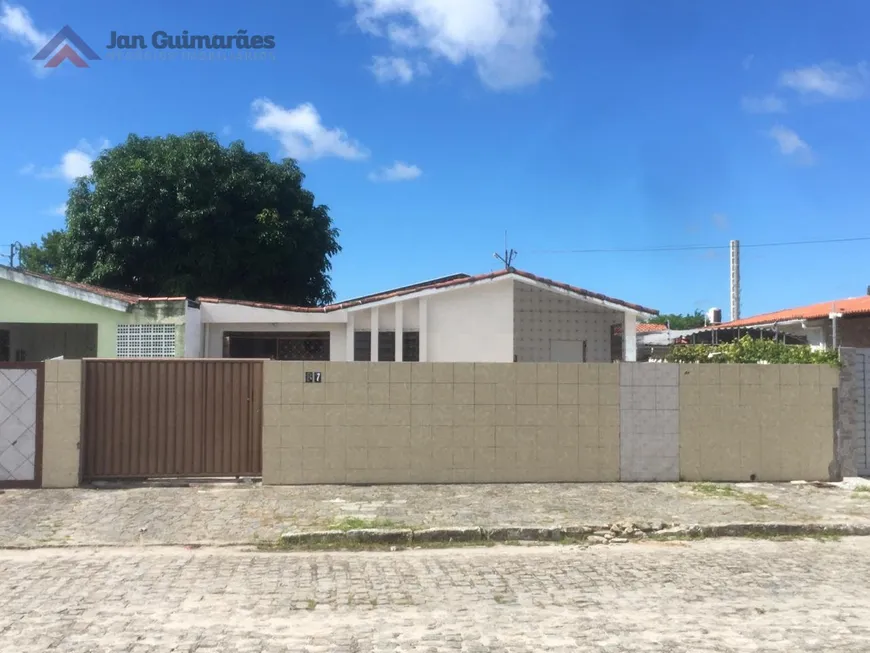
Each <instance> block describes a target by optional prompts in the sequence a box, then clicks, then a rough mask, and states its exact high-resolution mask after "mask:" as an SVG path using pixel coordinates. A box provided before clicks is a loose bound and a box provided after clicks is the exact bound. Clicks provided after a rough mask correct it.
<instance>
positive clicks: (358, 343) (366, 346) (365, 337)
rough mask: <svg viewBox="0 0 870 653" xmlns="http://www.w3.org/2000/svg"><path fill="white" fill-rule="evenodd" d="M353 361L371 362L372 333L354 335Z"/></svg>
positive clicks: (357, 332)
mask: <svg viewBox="0 0 870 653" xmlns="http://www.w3.org/2000/svg"><path fill="white" fill-rule="evenodd" d="M353 359H354V360H355V361H370V360H371V359H372V332H371V331H355V332H354V334H353Z"/></svg>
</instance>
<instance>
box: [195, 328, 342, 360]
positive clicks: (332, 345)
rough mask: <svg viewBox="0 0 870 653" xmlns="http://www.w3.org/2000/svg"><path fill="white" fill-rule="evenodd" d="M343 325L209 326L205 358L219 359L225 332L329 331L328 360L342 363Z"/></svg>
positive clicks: (221, 354)
mask: <svg viewBox="0 0 870 653" xmlns="http://www.w3.org/2000/svg"><path fill="white" fill-rule="evenodd" d="M346 326H347V325H345V324H310V323H308V324H294V323H286V322H285V323H265V324H264V323H255V324H251V323H236V324H209V325H208V329H207V330H206V333H207V336H206V354H205V355H206V357H207V358H221V357H222V356H223V350H224V332H225V331H329V360H332V361H343V360H347V358H346V357H345V354H346V351H347V349H346V347H347V343H346V341H345V330H346Z"/></svg>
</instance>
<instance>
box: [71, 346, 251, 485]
mask: <svg viewBox="0 0 870 653" xmlns="http://www.w3.org/2000/svg"><path fill="white" fill-rule="evenodd" d="M82 372H83V374H84V379H83V383H84V430H83V434H82V436H83V437H82V444H83V451H82V467H83V469H82V476H83V478H84V479H85V480H95V479H108V478H155V477H164V478H165V477H178V476H188V477H191V476H196V477H220V476H261V475H262V468H263V463H262V430H263V429H262V414H263V410H262V407H263V361H252V360H225V359H218V360H195V359H135V360H85V361H84V364H83V368H82Z"/></svg>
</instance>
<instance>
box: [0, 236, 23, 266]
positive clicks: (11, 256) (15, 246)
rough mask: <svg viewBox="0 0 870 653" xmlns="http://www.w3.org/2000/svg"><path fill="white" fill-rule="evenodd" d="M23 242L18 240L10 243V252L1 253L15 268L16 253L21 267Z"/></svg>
mask: <svg viewBox="0 0 870 653" xmlns="http://www.w3.org/2000/svg"><path fill="white" fill-rule="evenodd" d="M21 247H22V245H21V243H19V242H18V241H17V240H16V241H15V242H14V243H12V244H11V245H9V253H8V254H0V256H2V257H3V258H5V259H7V260H8V261H9V267H10V268H13V269H14V268H15V255H16V254H18V267H21Z"/></svg>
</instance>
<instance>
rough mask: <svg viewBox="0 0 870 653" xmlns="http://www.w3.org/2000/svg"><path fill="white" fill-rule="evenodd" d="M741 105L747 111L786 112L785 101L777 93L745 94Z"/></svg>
mask: <svg viewBox="0 0 870 653" xmlns="http://www.w3.org/2000/svg"><path fill="white" fill-rule="evenodd" d="M740 106H742V107H743V110H744V111H745V112H746V113H785V102H783V100H782V98H779V97H777V96H776V95H764V96H761V97H752V96H745V97H743V98H741V100H740Z"/></svg>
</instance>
